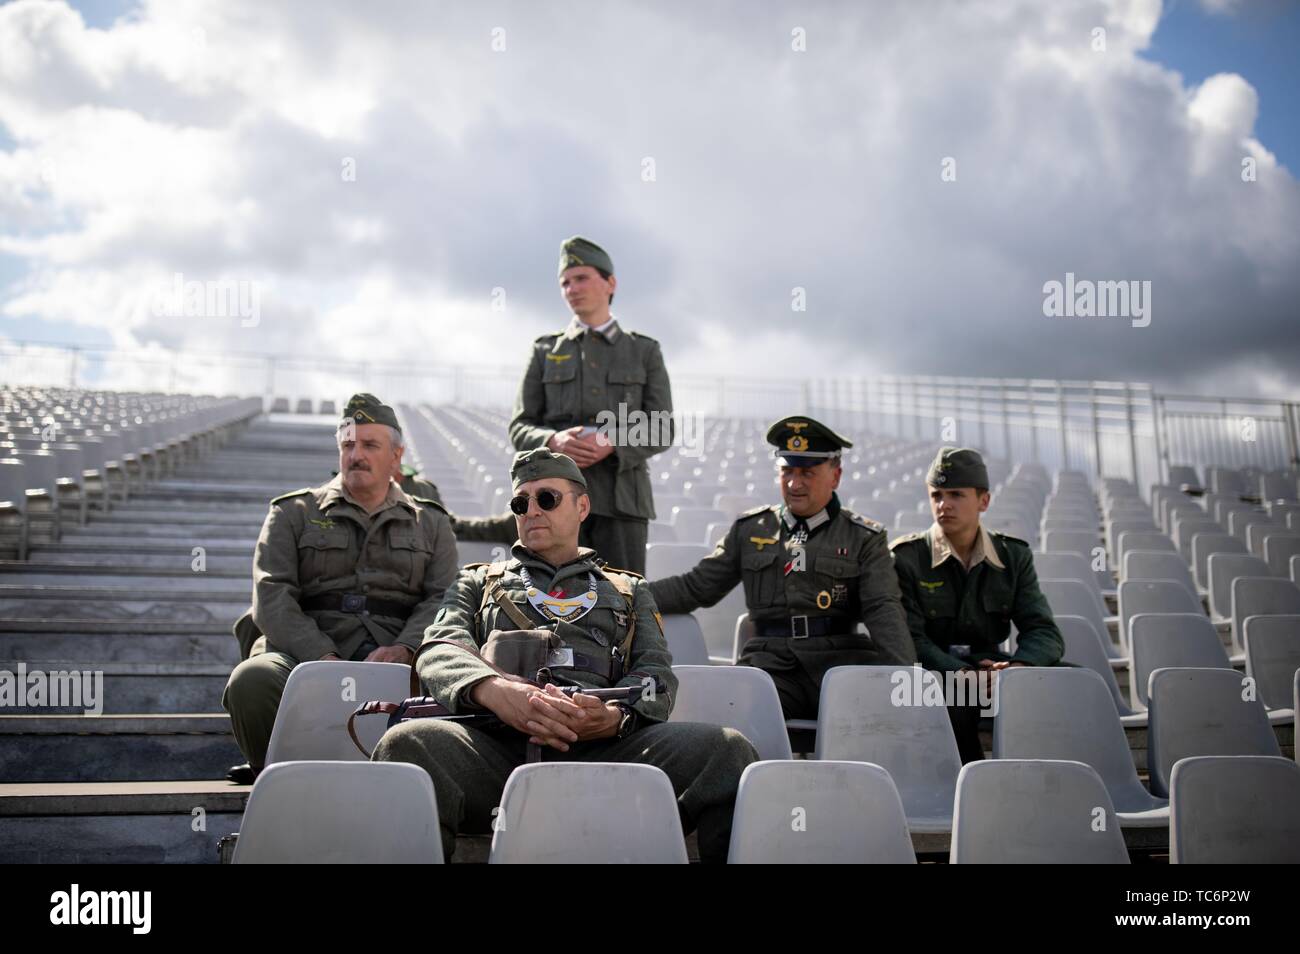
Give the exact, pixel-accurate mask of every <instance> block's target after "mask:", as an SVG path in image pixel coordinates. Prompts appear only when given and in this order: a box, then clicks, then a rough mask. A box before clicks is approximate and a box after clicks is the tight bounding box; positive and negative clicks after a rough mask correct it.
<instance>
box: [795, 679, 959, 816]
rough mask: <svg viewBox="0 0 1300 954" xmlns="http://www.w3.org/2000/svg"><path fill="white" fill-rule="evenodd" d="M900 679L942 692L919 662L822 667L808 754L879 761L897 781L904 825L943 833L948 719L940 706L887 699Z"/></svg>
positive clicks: (948, 797)
mask: <svg viewBox="0 0 1300 954" xmlns="http://www.w3.org/2000/svg"><path fill="white" fill-rule="evenodd" d="M899 673H901V674H902V675H898V676H896V674H899ZM902 680H907V685H908V686H909V687H912V688H913V689H915V688H916V687H918V686H919V687H920V690H921V691H922V692H924V688H925V686H927V685H930V684H938V685H939V688H940V689H941V690H942V683H940V682H939V680H938V679H937V678H936V676H935V674H934V673H932V672H929V671H928V670H924V669H921V668H920V667H913V666H835V667H833V668H832V669H830V670H829V671H828V672H827V673H826V675H825V677H824V678H823V679H822V688H821V697H820V701H819V706H818V710H817V749H816V753H815V756H814V757H815V758H817V759H819V760H821V759H824V760H827V761H853V762H871V763H873V764H875V765H879V766H881V767H882V768H884V769H885V771H887V772H888V773H889V775H890V777H891V778H892V779H893V780H894V784H895V785H897V786H898V792H899V795H900V796H901V797H902V799H903V810H904V811H905V812H906V813H907V824H908V827H909V828H910V829H911V830H912V831H915V832H944V831H948V830H949V829H950V828H951V826H952V801H953V795H954V793H955V792H956V787H957V773H958V771H959V770H960V769H961V756H960V755H959V754H958V752H957V740H956V738H955V737H954V736H953V732H952V722H951V721H950V720H949V719H948V710H947V709H946V708H945V707H944V706H928V705H894V703H893V701H892V697H893V695H894V693H895V691H896V690H897V688H898V686H899V685H900V684H901V681H902ZM941 695H942V693H941ZM915 696H916V693H915V692H913V693H912V697H913V698H912V699H911V700H910V701H916V699H915Z"/></svg>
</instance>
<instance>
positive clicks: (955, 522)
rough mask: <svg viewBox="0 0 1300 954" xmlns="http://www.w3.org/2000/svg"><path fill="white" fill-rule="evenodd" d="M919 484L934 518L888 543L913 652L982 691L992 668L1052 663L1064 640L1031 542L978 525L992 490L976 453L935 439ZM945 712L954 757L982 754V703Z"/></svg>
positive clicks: (983, 694) (985, 694) (985, 693)
mask: <svg viewBox="0 0 1300 954" xmlns="http://www.w3.org/2000/svg"><path fill="white" fill-rule="evenodd" d="M925 482H926V485H927V486H928V488H929V493H930V511H931V513H932V514H933V515H934V523H933V525H932V526H931V527H930V529H928V530H926V531H924V532H922V533H909V534H907V535H906V536H902V537H899V538H898V539H897V540H895V541H894V542H893V543H892V544H890V549H891V550H892V551H893V554H894V566H895V567H896V569H897V571H898V582H899V587H900V588H901V590H902V593H903V606H904V607H905V608H906V610H907V622H908V626H909V628H910V629H911V632H912V639H913V640H914V641H915V642H916V654H917V656H918V657H919V659H920V661H921V665H922V666H924V667H925V668H926V669H931V670H934V671H935V672H938V673H940V674H941V675H942V674H943V673H946V672H966V673H969V674H970V676H969V677H968V678H970V679H975V680H979V682H980V683H981V684H982V687H981V691H980V693H979V694H978V695H979V696H981V697H983V698H985V699H988V698H990V697H991V692H992V682H993V680H994V679H995V678H996V674H997V672H998V671H999V670H1001V669H1005V668H1006V667H1008V666H1053V665H1056V664H1057V663H1058V662H1060V660H1061V655H1062V654H1063V653H1064V652H1065V642H1064V640H1063V639H1062V638H1061V631H1060V630H1059V629H1058V628H1057V626H1056V621H1055V620H1054V619H1053V618H1052V610H1051V607H1049V606H1048V605H1047V599H1046V598H1045V597H1044V596H1043V593H1042V591H1041V590H1040V589H1039V588H1038V577H1037V575H1036V574H1035V573H1034V558H1033V552H1032V550H1031V548H1030V546H1029V544H1028V543H1026V542H1025V541H1024V540H1020V539H1018V538H1016V537H1012V536H1008V535H1007V534H1005V533H999V532H997V531H996V530H989V529H988V528H986V527H984V526H983V524H981V523H980V514H982V513H983V512H984V511H986V510H987V509H988V507H989V500H990V496H989V475H988V470H987V469H986V468H985V466H984V459H983V458H982V457H980V455H979V453H978V452H976V451H974V450H971V449H970V448H965V447H941V448H940V449H939V452H938V454H936V455H935V458H934V461H933V463H931V464H930V470H929V472H928V473H927V474H926V478H925ZM1012 623H1015V624H1016V630H1017V635H1016V651H1015V653H1014V655H1009V654H1007V653H1006V652H1003V651H1002V650H1001V649H999V645H1000V644H1001V643H1002V642H1004V641H1005V640H1006V638H1007V637H1008V636H1009V635H1010V634H1011V624H1012ZM969 698H972V699H973V698H975V694H972V695H971V696H970V697H969ZM950 701H951V700H950ZM948 714H949V716H950V717H951V718H952V722H953V731H954V732H955V733H956V735H957V747H958V749H959V750H960V752H961V758H962V762H970V761H974V760H977V759H981V758H983V757H984V753H983V749H982V748H981V746H980V740H979V717H980V706H979V705H977V704H967V705H951V704H950V705H949V707H948Z"/></svg>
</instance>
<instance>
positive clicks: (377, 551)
mask: <svg viewBox="0 0 1300 954" xmlns="http://www.w3.org/2000/svg"><path fill="white" fill-rule="evenodd" d="M343 414H344V419H343V421H342V423H341V424H340V425H339V429H338V433H337V435H336V437H337V441H338V447H339V474H338V476H336V477H334V478H333V479H332V480H330V481H329V482H328V483H325V484H322V485H321V486H319V487H310V488H305V489H303V490H297V491H294V492H293V493H289V494H285V495H283V496H281V497H277V498H275V499H274V500H273V501H271V510H270V512H269V513H268V514H267V516H266V520H265V522H263V524H262V533H261V536H260V537H258V540H257V549H256V550H255V551H254V554H253V609H252V624H253V625H252V626H246V625H244V623H245V621H242V620H241V623H240V624H237V627H236V629H237V634H238V632H239V628H240V626H243V628H244V630H245V631H246V632H245V633H244V634H242V635H240V641H241V645H243V648H244V649H245V650H246V651H248V653H249V655H248V657H247V658H246V659H244V661H243V662H241V663H240V664H239V665H238V666H236V667H235V670H234V672H232V673H231V674H230V681H229V682H228V683H227V684H226V691H225V693H224V694H223V696H222V700H221V701H222V705H223V706H225V708H226V711H227V712H229V713H230V722H231V727H232V728H233V730H234V733H235V741H236V742H237V743H238V744H239V748H240V751H241V752H243V753H244V757H245V758H247V759H248V764H247V765H243V766H236V767H235V768H234V769H232V770H231V774H230V776H229V777H230V778H231V780H232V781H238V782H241V783H248V782H251V781H252V780H253V779H254V778H255V777H256V775H257V773H258V772H260V771H261V770H262V767H263V765H264V764H265V761H266V747H267V744H268V743H269V742H270V739H271V727H272V726H273V725H274V724H275V713H276V710H277V709H278V708H279V706H280V697H281V695H283V693H284V686H285V683H286V682H287V681H288V679H289V672H290V670H292V669H293V667H294V666H296V665H297V664H298V663H299V662H301V661H305V660H314V659H351V660H364V661H367V662H395V663H409V662H410V661H411V659H412V658H414V653H415V649H416V647H417V646H419V644H420V639H421V636H422V634H423V633H424V629H425V627H426V626H428V625H429V624H430V623H431V622H433V618H434V616H436V615H437V612H438V606H439V604H441V602H442V596H443V593H444V592H446V589H447V586H448V584H450V583H451V581H452V580H453V579H454V578H455V575H456V567H457V563H458V560H457V558H456V540H455V537H454V536H453V535H452V532H451V523H450V521H449V520H448V518H447V514H446V512H445V511H444V510H443V509H442V508H441V507H440V506H439V505H438V504H436V503H434V502H432V501H429V500H422V501H421V502H420V503H419V504H417V503H416V502H415V501H414V500H412V499H411V498H410V497H408V496H407V495H406V494H405V493H403V492H402V490H401V488H399V487H398V486H397V484H395V483H394V482H393V480H392V475H393V472H394V468H395V467H396V465H397V463H398V462H399V461H400V460H401V457H402V450H403V447H402V432H401V430H400V429H399V427H398V424H397V415H396V414H394V413H393V410H392V408H390V407H386V406H385V405H383V404H381V403H380V402H379V399H378V398H376V397H374V396H373V395H370V394H357V395H354V396H353V397H352V399H351V400H349V401H348V403H347V407H346V408H345V409H344V412H343ZM259 632H260V634H264V635H260V634H259ZM250 637H251V638H250ZM254 640H255V641H254Z"/></svg>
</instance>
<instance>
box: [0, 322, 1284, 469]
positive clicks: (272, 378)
mask: <svg viewBox="0 0 1300 954" xmlns="http://www.w3.org/2000/svg"><path fill="white" fill-rule="evenodd" d="M522 372H523V367H522V365H519V366H515V367H508V366H485V365H459V364H401V363H392V362H376V361H349V360H343V359H333V358H328V357H318V356H314V355H262V354H254V353H224V354H212V353H206V352H196V351H183V350H176V351H163V350H159V349H154V350H148V351H139V352H131V351H123V350H117V349H107V348H103V349H101V348H86V347H72V346H68V345H60V344H42V343H36V342H7V343H3V344H0V382H3V383H4V384H8V385H34V386H59V387H73V388H77V387H81V388H102V389H112V390H145V391H164V392H170V393H196V394H204V393H207V394H211V393H221V394H240V395H245V396H261V397H262V398H263V399H264V402H265V406H266V407H268V408H270V407H271V400H272V399H273V398H277V397H286V398H289V399H290V401H289V403H290V406H291V407H292V406H296V399H297V398H301V397H309V398H311V399H312V400H314V401H315V400H320V399H322V398H330V399H333V400H334V401H335V402H336V406H339V405H340V404H341V402H342V399H344V398H345V397H346V396H347V395H348V394H350V393H352V392H354V391H373V392H376V393H379V394H381V395H382V396H383V398H384V399H385V400H386V401H390V402H394V403H396V402H399V401H400V402H405V403H420V402H427V403H431V404H451V405H460V406H480V407H503V406H504V407H508V406H509V405H510V404H511V403H512V402H513V401H514V397H515V391H516V389H517V387H518V383H519V377H520V375H521V374H522ZM672 381H673V399H674V409H675V411H676V412H678V413H679V414H693V415H697V416H699V417H705V418H707V417H738V418H753V419H756V420H760V421H770V420H774V419H776V418H778V417H781V416H783V415H786V414H790V413H797V412H799V411H806V412H807V413H809V414H812V415H814V416H818V417H821V418H824V419H825V420H826V421H827V423H829V424H831V425H832V426H836V427H837V428H842V429H843V430H844V431H845V432H846V433H848V434H861V433H866V432H872V433H876V434H887V435H892V436H896V437H899V438H901V439H906V440H915V441H919V442H928V443H933V444H934V445H935V446H938V445H940V444H963V445H971V446H975V447H978V448H980V449H982V450H983V451H984V452H985V453H986V454H989V455H991V456H997V457H1005V458H1008V459H1010V460H1017V461H1020V460H1032V461H1037V462H1039V463H1042V464H1043V465H1044V466H1046V467H1047V468H1049V469H1058V468H1061V469H1071V470H1079V471H1083V472H1084V473H1087V474H1091V475H1093V476H1096V477H1112V476H1113V477H1124V478H1127V479H1129V480H1132V481H1133V482H1134V484H1135V485H1136V486H1137V487H1138V488H1146V487H1148V486H1150V485H1151V484H1152V483H1160V482H1163V481H1164V480H1165V479H1166V477H1167V475H1168V473H1169V466H1170V465H1171V464H1192V465H1195V466H1197V467H1199V468H1204V467H1205V466H1211V465H1213V466H1225V467H1255V468H1259V469H1261V470H1281V469H1287V468H1298V467H1300V454H1298V452H1297V446H1298V445H1300V405H1297V404H1296V403H1294V402H1288V401H1279V400H1267V399H1262V398H1227V397H1217V396H1189V395H1171V394H1170V395H1167V394H1159V393H1157V392H1155V391H1153V390H1152V388H1151V386H1150V385H1147V384H1139V383H1129V382H1115V381H1055V380H1043V379H1025V378H957V377H937V376H923V375H913V376H885V377H879V378H866V377H854V378H829V379H826V378H817V379H811V380H808V381H800V380H795V379H781V378H776V379H774V378H769V377H762V378H736V377H727V376H725V375H718V376H710V375H673V379H672Z"/></svg>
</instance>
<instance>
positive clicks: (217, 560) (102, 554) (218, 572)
mask: <svg viewBox="0 0 1300 954" xmlns="http://www.w3.org/2000/svg"><path fill="white" fill-rule="evenodd" d="M150 549H151V550H158V549H162V550H163V552H140V551H139V550H137V549H132V550H131V551H130V552H127V553H123V552H121V551H120V550H117V549H116V548H114V547H97V548H95V549H85V548H80V547H78V548H75V549H67V550H55V549H53V548H52V547H47V546H46V547H36V548H33V549H32V551H31V562H32V563H33V564H37V563H39V564H46V565H47V569H46V572H55V571H54V570H53V567H54V566H55V565H60V566H63V565H68V566H74V565H75V566H78V567H80V569H79V570H78V572H81V573H96V572H102V571H103V569H104V568H110V569H114V570H121V571H126V570H128V569H136V568H138V569H141V570H177V571H184V572H186V573H189V572H191V570H190V567H191V566H192V565H193V562H194V556H193V555H192V548H191V547H174V546H173V547H165V548H158V547H152V548H150ZM223 552H228V551H225V550H223ZM205 560H206V566H207V571H206V572H207V573H209V574H211V575H213V576H242V577H248V578H250V579H251V576H252V571H253V570H252V568H253V549H252V547H248V548H247V551H245V550H244V549H243V548H241V549H240V550H239V551H238V552H237V553H235V554H231V555H229V556H226V555H221V554H216V553H213V551H212V550H205Z"/></svg>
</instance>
